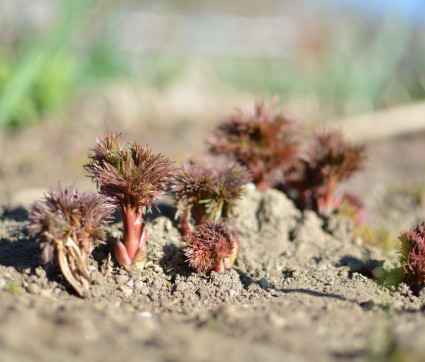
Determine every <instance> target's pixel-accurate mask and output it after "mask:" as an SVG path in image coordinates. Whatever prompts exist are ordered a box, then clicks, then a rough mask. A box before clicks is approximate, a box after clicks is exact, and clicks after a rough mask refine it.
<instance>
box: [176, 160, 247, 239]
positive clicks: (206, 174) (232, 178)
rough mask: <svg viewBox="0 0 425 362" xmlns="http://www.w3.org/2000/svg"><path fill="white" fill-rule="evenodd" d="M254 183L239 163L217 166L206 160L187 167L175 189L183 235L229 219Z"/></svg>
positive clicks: (181, 170)
mask: <svg viewBox="0 0 425 362" xmlns="http://www.w3.org/2000/svg"><path fill="white" fill-rule="evenodd" d="M250 180H251V176H250V174H249V172H248V170H247V169H246V168H245V167H243V166H240V165H238V164H235V163H228V164H225V165H216V164H214V165H213V164H212V163H211V162H210V161H209V160H205V159H204V160H202V159H201V160H191V161H188V162H185V163H183V165H182V167H181V169H179V170H178V171H177V173H176V176H175V177H174V187H173V191H174V193H175V197H176V206H177V210H178V211H177V213H178V214H177V215H179V216H180V226H181V228H182V229H183V233H186V232H189V231H190V229H191V228H193V225H201V224H203V223H205V222H207V220H214V221H218V220H220V219H221V218H228V217H229V216H230V211H231V209H232V207H233V206H234V204H235V202H236V201H237V200H238V199H239V198H240V197H241V196H242V193H243V186H244V185H246V184H247V183H249V182H250Z"/></svg>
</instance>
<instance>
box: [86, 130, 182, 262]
mask: <svg viewBox="0 0 425 362" xmlns="http://www.w3.org/2000/svg"><path fill="white" fill-rule="evenodd" d="M92 151H93V153H92V154H91V155H89V158H90V160H91V162H90V163H89V164H87V165H85V168H86V170H88V171H89V172H90V174H91V176H92V178H93V180H94V181H96V182H97V184H98V186H99V189H100V193H102V194H104V195H105V196H107V199H108V201H109V202H110V203H111V204H112V205H113V206H115V207H119V208H120V210H121V214H122V219H123V238H122V241H121V240H116V242H115V246H114V250H115V257H116V259H117V261H118V263H119V264H120V265H121V266H123V265H133V266H135V267H137V268H141V267H143V265H144V263H145V261H146V238H147V235H146V229H145V224H144V222H143V214H144V212H145V211H146V209H148V210H150V209H151V207H152V205H154V203H155V199H156V198H158V197H159V196H161V195H162V194H163V193H164V192H165V190H166V188H167V184H168V182H169V181H170V179H171V176H172V174H173V172H174V168H173V167H172V166H171V165H172V162H171V161H170V160H169V159H168V158H166V157H164V156H162V155H161V154H152V151H151V150H150V149H149V148H148V146H147V145H142V144H140V143H138V142H132V143H129V142H127V143H125V142H124V141H123V136H122V134H121V133H107V134H106V135H105V136H104V137H101V138H97V139H96V146H95V147H94V149H93V150H92Z"/></svg>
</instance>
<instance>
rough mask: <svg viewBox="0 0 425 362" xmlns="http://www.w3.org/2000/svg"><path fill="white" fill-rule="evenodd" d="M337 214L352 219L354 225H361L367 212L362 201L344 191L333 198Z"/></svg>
mask: <svg viewBox="0 0 425 362" xmlns="http://www.w3.org/2000/svg"><path fill="white" fill-rule="evenodd" d="M335 207H336V208H337V212H338V215H341V216H346V217H348V218H350V219H351V220H353V222H354V225H355V226H360V225H363V224H364V223H365V221H366V218H367V212H366V209H365V207H364V205H363V202H362V201H361V200H360V199H359V198H358V197H357V196H356V195H353V194H350V193H347V192H346V193H345V194H343V195H342V196H339V197H337V198H336V200H335Z"/></svg>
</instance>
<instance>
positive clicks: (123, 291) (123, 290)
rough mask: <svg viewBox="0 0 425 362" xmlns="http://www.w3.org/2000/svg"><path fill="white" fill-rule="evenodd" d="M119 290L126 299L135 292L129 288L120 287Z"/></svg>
mask: <svg viewBox="0 0 425 362" xmlns="http://www.w3.org/2000/svg"><path fill="white" fill-rule="evenodd" d="M118 289H119V290H121V291H122V293H123V294H124V295H125V296H126V297H129V296H130V295H131V294H133V290H131V289H130V288H128V287H125V286H120V287H119V288H118Z"/></svg>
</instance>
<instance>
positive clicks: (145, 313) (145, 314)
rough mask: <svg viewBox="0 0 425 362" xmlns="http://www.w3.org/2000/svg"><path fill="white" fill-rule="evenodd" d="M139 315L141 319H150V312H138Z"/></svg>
mask: <svg viewBox="0 0 425 362" xmlns="http://www.w3.org/2000/svg"><path fill="white" fill-rule="evenodd" d="M139 315H140V316H141V317H143V318H151V317H152V313H151V312H140V313H139Z"/></svg>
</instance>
